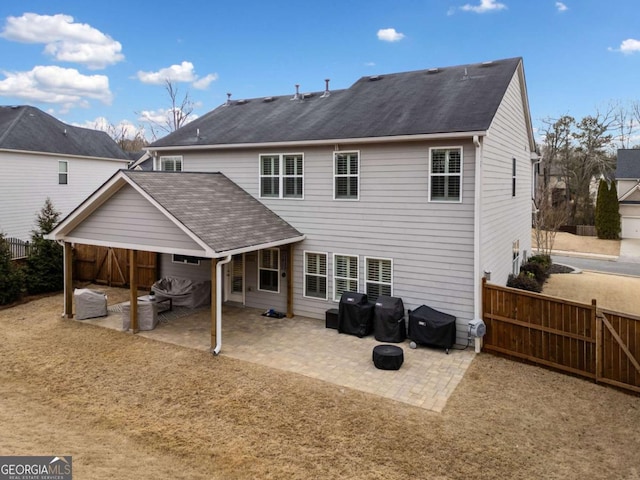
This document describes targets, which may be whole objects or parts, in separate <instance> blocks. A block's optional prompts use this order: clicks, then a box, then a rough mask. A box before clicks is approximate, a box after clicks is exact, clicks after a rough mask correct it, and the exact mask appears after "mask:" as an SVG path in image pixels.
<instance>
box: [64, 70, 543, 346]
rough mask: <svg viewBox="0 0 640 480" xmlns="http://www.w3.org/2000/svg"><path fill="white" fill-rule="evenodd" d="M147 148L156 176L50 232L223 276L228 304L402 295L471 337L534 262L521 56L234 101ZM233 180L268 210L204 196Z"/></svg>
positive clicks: (323, 306) (295, 308)
mask: <svg viewBox="0 0 640 480" xmlns="http://www.w3.org/2000/svg"><path fill="white" fill-rule="evenodd" d="M148 151H149V154H150V155H151V157H152V158H153V164H154V170H155V171H153V172H131V173H127V174H125V173H120V174H118V175H117V176H115V177H113V178H112V180H111V181H110V182H108V183H107V184H105V186H104V187H103V188H102V189H101V190H99V191H97V192H95V193H94V194H93V195H92V196H91V197H90V198H89V199H87V200H86V201H85V202H84V203H83V204H82V205H81V206H80V208H79V209H78V210H77V211H76V212H75V213H74V214H73V215H71V216H70V217H68V218H67V219H65V220H64V221H63V222H62V223H61V224H60V226H59V227H58V228H57V229H56V230H55V231H54V235H53V236H54V237H55V238H57V239H59V240H64V241H67V242H69V241H73V242H76V243H96V242H100V244H103V245H104V244H111V245H114V246H119V247H124V248H129V249H132V250H149V251H156V252H159V253H161V262H160V268H161V275H162V276H180V277H189V278H193V279H211V278H212V275H215V272H214V270H215V268H218V267H220V264H224V267H223V270H224V272H223V273H224V274H223V275H221V282H222V283H223V287H224V288H223V289H222V293H221V295H220V297H219V301H220V302H222V301H231V302H237V303H239V304H242V305H246V306H250V307H256V308H263V309H266V308H273V309H275V310H280V311H283V312H287V313H289V314H290V315H293V314H296V315H304V316H309V317H314V318H324V315H325V312H326V311H327V309H330V308H335V307H336V305H337V302H338V301H339V299H340V297H341V295H342V293H343V292H345V291H358V292H363V293H366V294H367V295H368V296H369V299H371V300H375V298H377V296H378V295H391V296H395V297H400V298H402V299H403V302H404V305H405V307H406V308H408V309H415V308H417V307H418V306H420V305H422V304H426V305H428V306H430V307H432V308H435V309H437V310H440V311H443V312H446V313H447V314H450V315H454V316H455V317H456V318H457V323H458V332H459V339H460V341H462V342H464V341H466V335H467V334H466V328H467V324H468V322H469V321H470V320H472V319H474V318H476V319H477V318H480V313H481V311H480V309H481V295H480V293H481V281H482V278H483V277H490V278H491V281H492V282H495V283H502V284H504V283H505V282H506V280H507V276H508V274H509V273H512V272H517V270H518V268H519V263H520V261H521V259H522V258H523V257H524V256H526V254H527V253H528V252H530V251H531V243H530V242H531V240H530V226H531V191H532V189H531V175H532V160H534V159H535V158H536V155H535V144H534V140H533V134H532V129H531V121H530V113H529V105H528V99H527V91H526V82H525V76H524V69H523V64H522V59H520V58H512V59H505V60H498V61H492V62H484V63H477V64H470V65H462V66H455V67H444V68H441V67H440V68H430V69H426V70H420V71H413V72H405V73H393V74H384V75H376V76H368V77H363V78H361V79H359V80H358V81H357V82H356V83H354V84H353V85H352V86H351V87H349V88H347V89H341V90H331V89H330V85H329V82H328V81H327V82H326V83H325V88H324V90H319V91H313V92H305V91H301V90H300V89H298V88H297V87H296V89H295V91H293V89H292V92H291V93H290V94H288V95H280V96H270V97H265V98H253V99H240V100H232V99H231V98H229V100H228V101H227V102H225V103H224V104H223V105H221V106H219V107H218V108H216V109H215V110H213V111H211V112H209V113H208V114H206V115H204V116H202V117H200V118H198V119H196V120H195V121H193V122H191V123H189V124H188V125H186V126H184V127H182V128H181V129H179V130H177V131H175V132H173V133H172V134H170V135H168V136H166V137H164V138H162V139H160V140H158V141H157V142H155V143H154V144H152V145H151V146H150V147H149V149H148ZM220 175H222V176H223V178H224V182H230V183H231V184H233V185H235V186H236V187H237V188H238V189H239V190H240V191H242V192H244V194H246V195H249V196H250V197H252V198H253V199H254V200H255V202H256V203H255V204H254V203H251V204H249V203H245V202H244V201H243V202H240V201H237V199H238V198H239V197H236V194H234V195H228V196H220V195H216V194H214V193H213V191H207V190H206V188H208V187H206V188H205V186H204V185H205V184H206V185H209V187H211V186H212V185H213V184H214V183H215V182H213V181H210V180H207V179H208V178H209V177H215V176H220ZM216 178H218V177H216ZM220 178H222V177H220ZM225 184H226V183H225ZM178 186H179V188H178ZM196 192H200V193H199V194H197V193H196ZM194 195H195V197H194ZM125 196H126V200H124V197H125ZM118 205H120V207H118ZM124 205H128V207H124ZM132 205H135V206H136V207H135V208H131V206H132ZM249 205H253V207H250V206H249ZM263 209H266V210H268V211H269V212H270V213H269V214H267V213H266V212H265V211H264V210H263ZM107 211H108V212H109V213H107ZM152 212H155V213H153V215H156V216H157V217H158V218H157V222H156V223H154V224H153V226H152V227H153V229H154V230H153V231H154V232H155V229H158V230H157V234H156V233H154V234H153V235H151V234H147V233H146V232H148V231H150V230H149V228H151V226H149V225H148V219H149V218H150V215H152ZM267 218H268V220H267ZM194 219H195V220H194ZM207 219H210V220H207ZM214 219H215V220H214ZM98 220H99V221H98ZM223 220H224V221H223ZM105 222H110V223H109V224H108V225H105ZM220 222H222V224H223V225H224V227H222V226H220V227H219V228H224V231H222V233H223V235H222V236H223V237H225V236H226V237H228V238H229V239H233V240H234V242H235V243H234V244H233V248H231V247H229V248H223V247H216V244H215V242H214V240H213V239H212V237H211V236H210V235H211V234H212V233H213V232H212V228H213V227H212V226H213V225H218V224H219V223H220ZM99 225H101V227H98V226H99ZM144 225H147V226H146V227H145V226H144ZM278 225H279V226H278ZM100 228H102V230H100ZM216 228H217V227H216ZM216 228H213V230H215V229H216ZM163 229H166V230H164V231H165V233H166V235H162V233H163ZM277 229H283V230H282V232H288V233H286V234H284V235H282V238H281V239H280V240H276V239H275V237H272V236H271V235H272V232H273V231H275V230H277ZM107 230H108V231H107ZM101 232H102V233H101ZM170 232H172V233H171V234H170ZM220 233H221V231H219V230H218V231H217V234H218V235H219V234H220ZM172 239H173V240H172ZM187 239H188V241H186V240H187ZM243 240H244V241H243ZM183 241H186V243H183ZM187 246H188V248H187ZM216 266H217V267H216ZM214 267H215V268H214ZM214 283H215V282H214Z"/></svg>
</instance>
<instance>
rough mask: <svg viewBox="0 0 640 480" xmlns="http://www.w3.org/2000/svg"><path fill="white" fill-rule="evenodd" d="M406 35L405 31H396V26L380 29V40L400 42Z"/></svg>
mask: <svg viewBox="0 0 640 480" xmlns="http://www.w3.org/2000/svg"><path fill="white" fill-rule="evenodd" d="M404 36H405V35H404V33H400V32H396V29H395V28H381V29H380V30H378V40H382V41H383V42H399V41H400V40H402V39H403V38H404Z"/></svg>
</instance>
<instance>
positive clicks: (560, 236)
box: [531, 231, 620, 256]
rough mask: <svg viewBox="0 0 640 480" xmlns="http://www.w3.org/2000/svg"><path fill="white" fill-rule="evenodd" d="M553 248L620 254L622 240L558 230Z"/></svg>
mask: <svg viewBox="0 0 640 480" xmlns="http://www.w3.org/2000/svg"><path fill="white" fill-rule="evenodd" d="M534 233H535V232H533V231H532V232H531V242H532V245H533V248H536V247H537V244H536V237H535V234H534ZM553 250H560V251H564V252H581V253H596V254H601V255H612V256H617V255H620V240H600V239H599V238H597V237H584V236H580V235H572V234H571V233H566V232H558V233H557V234H556V238H555V241H554V243H553Z"/></svg>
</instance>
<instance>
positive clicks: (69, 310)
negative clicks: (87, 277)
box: [62, 242, 73, 318]
mask: <svg viewBox="0 0 640 480" xmlns="http://www.w3.org/2000/svg"><path fill="white" fill-rule="evenodd" d="M63 258H64V264H63V271H64V273H63V276H64V312H63V314H62V316H63V317H64V318H73V250H72V248H71V243H69V242H64V257H63Z"/></svg>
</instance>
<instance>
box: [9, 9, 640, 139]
mask: <svg viewBox="0 0 640 480" xmlns="http://www.w3.org/2000/svg"><path fill="white" fill-rule="evenodd" d="M516 56H520V57H523V58H524V66H525V73H526V76H527V87H528V92H529V101H530V106H531V115H532V119H533V123H534V126H539V125H541V123H542V119H544V118H548V117H551V118H557V117H559V116H560V115H563V114H571V115H573V116H575V117H577V118H581V117H583V116H585V115H589V114H592V113H595V111H596V110H597V109H603V108H605V107H606V106H607V104H609V103H610V102H612V101H618V102H622V103H624V104H630V103H631V102H634V101H636V102H637V101H640V3H639V2H638V0H609V1H607V2H603V1H599V0H565V1H563V2H558V1H556V0H535V1H534V0H423V1H405V0H395V1H383V0H366V1H360V0H357V1H356V0H354V1H349V0H344V1H335V0H324V1H321V2H304V1H300V0H298V1H288V0H274V1H253V2H249V1H243V0H236V1H234V2H227V1H216V0H208V1H199V0H192V1H190V2H184V3H182V2H159V1H157V0H156V1H133V2H132V1H127V2H123V1H120V0H111V1H110V2H78V1H75V0H73V1H72V0H56V1H51V0H47V1H30V0H23V1H20V2H2V3H1V4H0V59H1V60H0V104H4V105H15V104H29V105H34V106H37V107H39V108H41V109H43V110H45V111H47V112H49V113H51V114H52V115H54V116H56V117H57V118H60V119H61V120H63V121H65V122H67V123H73V124H77V125H82V126H89V127H94V126H96V125H97V124H98V123H99V122H100V119H106V121H107V122H109V123H111V124H114V125H117V124H120V123H121V122H124V123H125V124H130V125H132V126H134V127H138V126H144V125H145V118H149V117H151V118H162V114H163V112H164V109H166V108H167V107H168V106H169V103H168V97H167V95H166V92H165V90H164V86H163V81H164V79H165V78H167V77H170V78H172V80H173V81H174V83H175V84H176V85H177V86H178V88H179V96H180V97H181V96H182V94H184V93H185V92H187V91H188V92H189V94H190V97H191V98H192V100H193V101H194V102H195V103H196V108H195V110H194V114H195V115H203V114H204V113H206V112H208V111H210V110H212V109H213V108H215V107H217V106H218V105H220V104H221V103H223V102H224V101H225V99H226V93H227V92H231V93H232V94H233V97H232V98H233V99H242V98H253V97H261V96H269V95H285V94H288V93H291V94H293V93H294V91H295V87H294V85H295V84H300V85H301V86H300V90H301V92H306V91H319V90H322V89H324V79H325V78H330V79H331V88H332V89H339V88H348V87H349V86H350V85H351V84H353V83H354V82H355V81H356V80H357V79H358V78H359V77H361V76H364V75H373V74H383V73H391V72H401V71H409V70H419V69H425V68H432V67H445V66H449V65H459V64H465V63H476V62H482V61H488V60H497V59H500V58H508V57H516ZM146 132H147V135H149V129H148V128H147V130H146Z"/></svg>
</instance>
